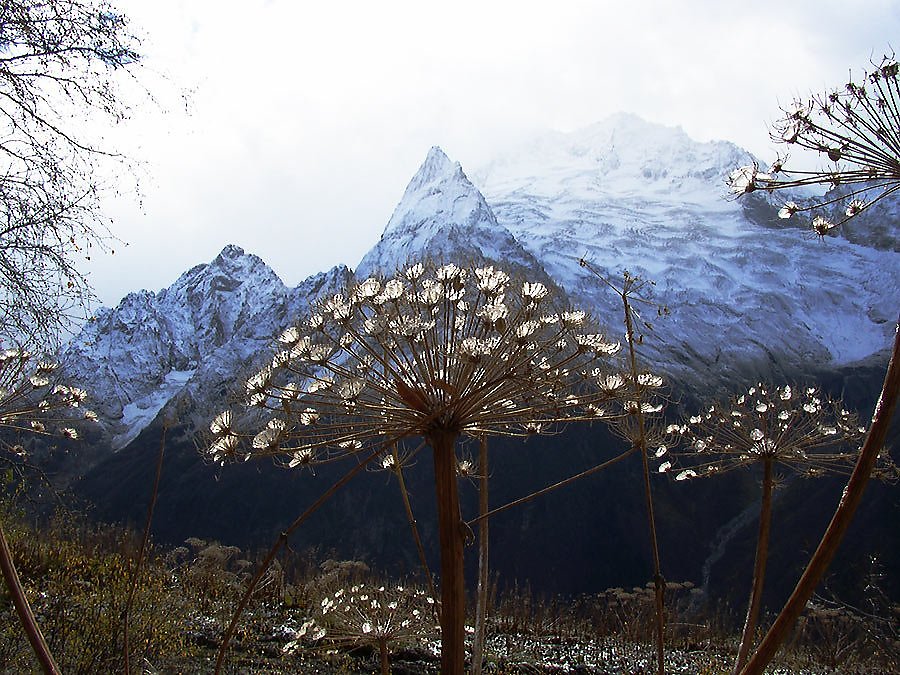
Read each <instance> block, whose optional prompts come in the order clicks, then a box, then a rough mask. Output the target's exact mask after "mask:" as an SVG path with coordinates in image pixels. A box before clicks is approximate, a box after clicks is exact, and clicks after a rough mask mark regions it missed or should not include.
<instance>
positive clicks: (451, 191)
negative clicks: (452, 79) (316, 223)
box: [356, 146, 513, 275]
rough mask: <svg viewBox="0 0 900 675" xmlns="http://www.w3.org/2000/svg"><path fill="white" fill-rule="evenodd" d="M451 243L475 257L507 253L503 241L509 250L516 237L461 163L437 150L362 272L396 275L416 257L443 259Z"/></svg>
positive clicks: (413, 182) (430, 154) (415, 178)
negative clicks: (498, 250)
mask: <svg viewBox="0 0 900 675" xmlns="http://www.w3.org/2000/svg"><path fill="white" fill-rule="evenodd" d="M450 241H459V242H464V247H465V248H466V249H467V253H468V254H469V255H470V257H471V256H473V255H474V256H478V255H485V252H486V251H488V250H494V249H496V248H498V247H500V248H502V246H500V243H499V242H501V241H503V242H504V246H506V248H509V246H512V245H513V244H511V243H510V242H512V241H513V238H512V235H510V233H509V232H508V231H507V230H506V228H504V227H502V226H501V225H499V224H498V223H497V219H496V218H495V217H494V213H493V212H492V211H491V208H490V207H489V206H488V204H487V202H486V201H485V199H484V197H483V196H482V194H481V192H479V191H478V188H476V187H475V186H474V185H473V184H472V182H471V181H470V180H469V179H468V177H467V176H466V174H465V173H464V172H463V170H462V167H461V166H460V164H459V163H458V162H453V161H451V160H450V159H449V158H448V157H447V155H446V154H444V151H443V150H441V149H440V148H439V147H437V146H434V147H432V148H431V149H430V150H429V151H428V155H427V156H426V158H425V161H424V162H423V163H422V165H421V166H420V167H419V170H418V171H417V172H416V174H415V176H413V178H412V180H411V181H410V182H409V185H407V187H406V191H405V192H404V193H403V198H402V199H401V200H400V202H399V203H398V204H397V208H395V209H394V213H393V215H392V216H391V219H390V221H388V224H387V226H386V227H385V228H384V233H383V234H382V235H381V241H379V242H378V244H377V245H376V246H375V247H374V248H373V249H372V250H370V251H369V253H367V254H366V255H365V257H364V258H363V259H362V260H361V261H360V263H359V266H358V267H357V270H356V273H357V275H367V274H371V273H373V272H375V271H376V270H380V271H382V272H390V271H392V270H393V269H394V268H397V267H399V266H402V265H403V264H405V263H406V262H407V260H408V259H409V258H410V257H416V258H421V257H422V256H424V255H430V256H437V255H440V254H441V253H442V247H444V248H446V247H447V242H450ZM476 249H477V251H480V254H479V253H477V252H476ZM459 253H461V252H459Z"/></svg>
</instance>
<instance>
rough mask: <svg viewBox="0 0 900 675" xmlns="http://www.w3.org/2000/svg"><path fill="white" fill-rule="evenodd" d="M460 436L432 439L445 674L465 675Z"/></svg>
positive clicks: (446, 434) (448, 434) (440, 434)
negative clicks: (457, 447)
mask: <svg viewBox="0 0 900 675" xmlns="http://www.w3.org/2000/svg"><path fill="white" fill-rule="evenodd" d="M456 436H457V435H456V434H455V433H452V432H437V433H435V434H434V435H433V436H432V437H430V438H429V441H430V442H431V448H432V450H433V454H434V484H435V494H436V496H437V510H438V533H439V539H440V543H441V675H463V669H464V666H465V656H466V643H465V619H466V587H465V577H464V575H463V546H464V540H463V522H462V519H461V518H460V512H459V485H458V483H457V478H456V450H455V446H456Z"/></svg>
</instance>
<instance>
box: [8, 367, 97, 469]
mask: <svg viewBox="0 0 900 675" xmlns="http://www.w3.org/2000/svg"><path fill="white" fill-rule="evenodd" d="M57 371H58V365H57V364H56V363H55V362H51V361H47V360H42V359H38V358H37V357H36V356H34V355H33V354H31V353H30V352H27V351H23V350H19V349H6V350H0V427H5V428H7V429H16V430H19V431H27V432H29V433H33V434H39V435H47V434H53V433H58V434H60V435H61V436H62V437H64V438H70V439H73V440H74V439H77V438H78V437H79V434H78V431H77V430H76V429H75V428H74V427H72V426H70V425H71V424H72V423H73V422H74V421H75V420H76V419H79V418H80V419H84V420H87V421H89V422H93V421H96V420H97V415H96V413H94V412H93V411H91V410H83V409H82V410H81V411H77V412H76V411H74V410H73V409H75V408H79V407H80V406H81V404H82V403H84V401H85V400H86V399H87V393H86V392H85V391H84V390H83V389H80V388H78V387H72V386H68V385H64V384H60V383H59V382H58V379H57V378H58V372H57ZM13 454H16V455H18V456H22V455H23V454H24V448H22V446H21V445H16V446H14V449H13Z"/></svg>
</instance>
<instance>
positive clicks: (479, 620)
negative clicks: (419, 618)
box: [472, 436, 490, 675]
mask: <svg viewBox="0 0 900 675" xmlns="http://www.w3.org/2000/svg"><path fill="white" fill-rule="evenodd" d="M478 471H479V473H480V474H481V476H480V478H479V480H478V515H479V516H484V515H485V514H486V513H487V512H488V506H489V501H488V484H489V477H488V444H487V438H486V437H485V436H482V437H481V445H480V447H479V450H478ZM488 522H489V519H488V518H484V519H483V520H481V521H480V522H479V523H478V592H477V601H476V604H475V637H474V638H473V640H472V675H481V662H482V659H483V656H484V642H485V639H486V637H487V610H488V607H487V604H488V586H489V585H490V579H489V567H488V543H489V540H488Z"/></svg>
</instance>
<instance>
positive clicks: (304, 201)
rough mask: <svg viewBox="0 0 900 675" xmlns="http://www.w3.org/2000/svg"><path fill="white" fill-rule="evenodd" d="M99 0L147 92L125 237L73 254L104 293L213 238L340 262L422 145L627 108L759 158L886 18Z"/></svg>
mask: <svg viewBox="0 0 900 675" xmlns="http://www.w3.org/2000/svg"><path fill="white" fill-rule="evenodd" d="M117 4H118V6H119V8H120V9H121V10H122V11H124V12H125V13H126V14H127V15H128V16H129V17H130V18H131V20H132V25H133V28H134V29H135V30H137V31H138V32H139V33H141V34H142V35H144V36H145V38H144V44H143V47H144V52H145V55H146V59H145V69H146V71H147V72H146V75H145V78H144V79H145V81H146V82H147V83H148V84H149V86H150V88H151V89H152V90H154V91H155V92H158V97H159V99H160V105H159V106H153V105H143V106H141V107H140V108H139V109H138V110H136V111H135V113H134V118H133V120H132V121H131V122H129V123H128V124H127V125H126V126H125V127H123V132H122V135H121V136H120V140H119V141H118V143H119V145H120V146H121V147H122V149H123V150H125V151H126V152H128V153H130V154H131V155H132V156H134V157H135V158H137V159H139V160H142V161H143V163H144V164H143V169H142V176H143V177H142V186H141V187H142V191H143V200H142V202H141V203H140V204H139V203H138V202H137V200H136V199H134V197H133V196H130V195H126V196H124V197H122V198H115V199H113V198H110V199H109V200H108V204H107V207H108V209H107V210H108V212H109V214H110V215H111V216H112V217H113V218H115V228H114V231H115V234H116V235H118V236H119V237H120V238H121V239H122V240H124V241H125V242H127V243H128V246H127V247H123V246H121V245H120V246H117V247H116V253H115V255H114V256H99V257H98V256H95V257H94V258H93V260H92V261H91V262H89V263H87V267H85V270H86V271H88V272H89V273H90V276H91V279H92V281H93V283H94V285H95V287H96V289H97V291H98V294H99V296H100V300H101V301H102V302H103V303H104V304H106V305H111V306H112V305H115V304H117V303H118V301H119V300H120V299H121V297H122V296H124V295H125V294H126V293H128V292H129V291H133V290H138V289H141V288H147V289H149V290H154V291H156V290H159V289H160V288H163V287H165V286H168V285H169V284H171V283H172V282H173V281H174V280H175V279H176V278H177V277H178V275H179V274H181V273H182V272H184V271H185V270H187V269H189V268H190V267H192V266H193V265H196V264H198V263H202V262H208V261H209V260H211V259H212V258H213V257H214V256H215V255H216V254H217V253H218V252H219V251H220V250H221V248H222V247H223V246H225V245H226V244H229V243H234V244H237V245H239V246H241V247H243V248H244V249H245V250H247V251H248V252H252V253H256V254H257V255H259V256H261V257H262V258H263V259H264V260H265V261H266V262H267V263H269V265H271V266H272V267H273V268H274V269H275V271H276V272H277V273H278V274H279V275H280V276H281V278H282V279H283V280H284V281H285V283H287V284H289V285H295V284H297V283H299V282H300V281H301V280H303V279H304V278H306V277H307V276H309V275H310V274H314V273H316V272H319V271H323V270H326V269H328V268H330V267H332V266H333V265H336V264H340V263H344V264H347V265H349V266H350V267H354V266H355V265H356V264H357V263H358V262H359V260H360V258H361V257H362V256H363V254H364V253H365V252H366V251H367V250H368V249H369V248H370V247H371V246H373V245H374V244H375V242H377V240H378V237H379V236H380V234H381V232H382V230H383V228H384V226H385V224H386V223H387V221H388V219H389V218H390V215H391V213H392V211H393V208H394V206H395V205H396V203H397V201H398V200H399V199H400V197H401V196H402V194H403V190H404V188H405V187H406V184H407V182H408V181H409V179H410V178H411V177H412V175H413V174H414V172H415V171H416V169H417V168H418V166H419V164H420V163H421V162H422V161H423V160H424V158H425V155H426V153H427V151H428V149H429V148H430V147H431V146H432V145H440V146H441V147H442V148H443V149H444V150H445V152H446V153H447V154H448V155H449V156H450V158H451V159H453V160H455V161H459V162H461V163H462V165H463V168H464V169H466V168H467V167H470V168H471V169H474V168H475V167H477V166H479V165H480V164H481V163H482V162H484V161H485V160H487V159H489V158H490V157H491V156H492V154H494V153H496V152H498V150H499V149H502V148H503V147H505V146H508V145H509V144H513V143H515V142H516V141H517V140H518V139H522V138H525V137H527V136H529V135H531V134H534V133H537V132H539V131H542V130H547V129H556V130H560V131H570V130H574V129H578V128H581V127H584V126H587V125H589V124H591V123H593V122H597V121H600V120H602V119H604V118H605V117H607V116H608V115H610V114H612V113H614V112H617V111H627V112H633V113H636V114H638V115H640V116H641V117H643V118H645V119H647V120H650V121H653V122H658V123H662V124H666V125H670V126H681V127H682V128H684V130H685V131H686V132H687V133H688V134H690V135H691V136H692V137H694V138H695V139H697V140H713V139H727V140H731V141H734V142H736V143H738V144H739V145H742V146H743V147H745V148H747V149H749V150H751V151H752V152H754V153H756V154H757V155H758V156H760V157H762V158H763V159H770V158H771V157H772V156H773V148H772V146H771V144H770V143H769V141H768V136H767V123H768V122H771V121H772V120H773V119H775V118H776V117H777V112H778V104H779V103H787V102H789V101H790V100H791V99H792V98H793V97H794V96H795V95H804V94H807V93H809V92H810V91H812V90H819V89H822V88H827V87H830V86H832V85H838V84H841V83H843V82H844V81H845V79H846V78H847V74H848V72H850V69H851V68H852V69H853V72H856V73H858V72H859V71H860V70H861V69H863V68H864V67H865V66H867V65H868V63H869V59H870V58H875V59H878V58H880V56H881V55H882V54H883V53H885V52H886V51H889V50H890V49H891V48H892V47H897V45H896V44H892V43H891V41H892V40H895V41H896V39H897V37H898V36H900V2H894V1H887V0H858V1H853V0H809V1H807V0H802V1H791V0H771V1H770V0H755V1H754V2H745V3H741V2H721V1H720V0H711V1H707V0H702V1H693V2H688V1H668V2H664V1H662V0H660V1H659V2H654V1H652V0H617V1H616V2H606V1H595V2H588V1H580V0H577V1H576V0H556V1H555V2H549V1H548V0H543V1H541V2H532V1H531V0H517V1H506V0H502V1H497V0H481V1H480V2H472V1H469V0H452V1H450V0H445V1H444V2H439V3H438V2H429V1H427V0H417V1H402V2H395V1H391V0H381V1H380V2H374V1H371V0H367V1H360V2H355V1H351V0H344V1H343V2H337V1H335V2H325V1H318V2H296V1H288V0H243V2H240V3H231V2H228V3H223V2H221V1H215V0H130V1H129V2H124V1H123V0H119V2H118V3H117ZM226 8H227V9H226ZM233 8H234V9H233ZM157 73H159V74H165V75H166V76H167V77H168V79H167V80H166V81H163V82H160V81H159V80H158V78H157V76H156V74H157ZM182 90H188V91H190V92H191V94H190V97H189V100H190V104H189V111H188V112H187V113H185V112H184V108H183V106H181V105H180V104H179V101H178V98H177V96H176V94H177V92H179V91H182Z"/></svg>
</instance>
